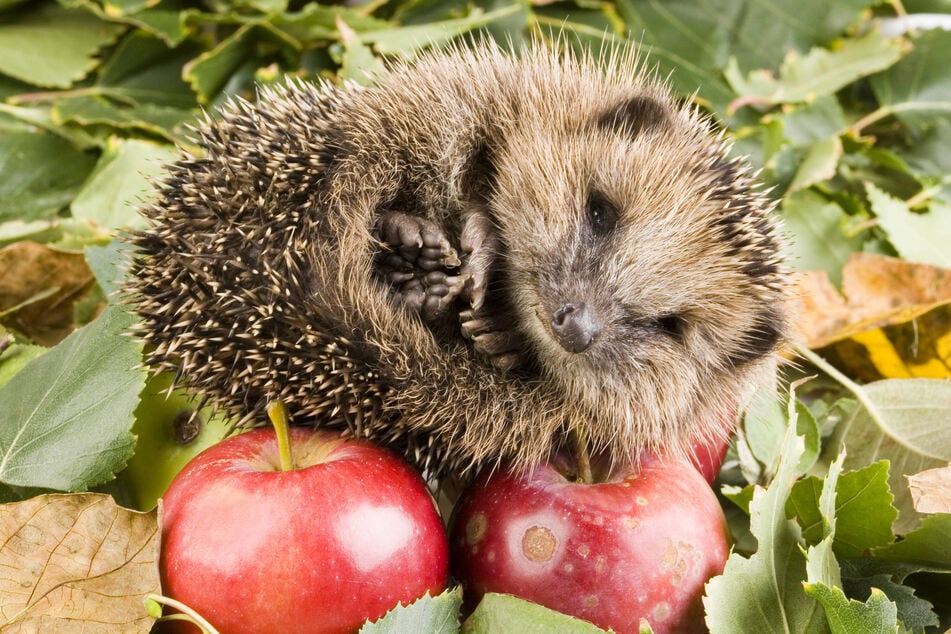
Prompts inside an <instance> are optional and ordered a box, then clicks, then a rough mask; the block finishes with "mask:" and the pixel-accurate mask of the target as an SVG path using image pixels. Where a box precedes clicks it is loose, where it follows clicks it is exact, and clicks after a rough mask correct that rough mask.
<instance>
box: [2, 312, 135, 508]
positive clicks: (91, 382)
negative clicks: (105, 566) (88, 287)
mask: <svg viewBox="0 0 951 634" xmlns="http://www.w3.org/2000/svg"><path fill="white" fill-rule="evenodd" d="M132 322H133V317H132V316H131V315H129V313H127V312H125V311H124V310H123V309H121V308H118V307H109V308H106V310H105V311H103V313H102V315H100V316H99V318H98V319H96V320H95V321H94V322H92V323H91V324H89V325H88V326H85V327H83V328H81V329H79V330H77V331H76V332H74V333H73V334H71V335H70V336H69V337H67V338H66V339H65V340H63V341H62V342H61V343H60V344H59V345H57V346H56V347H54V348H52V349H51V350H50V351H49V352H47V353H46V354H44V355H43V356H41V357H39V358H37V359H34V360H33V361H31V362H30V363H29V364H27V366H26V367H24V368H23V369H22V370H20V372H18V373H17V375H16V376H15V377H13V378H12V379H11V380H10V381H9V382H8V383H7V384H6V385H4V386H3V388H2V389H0V412H4V416H5V417H6V422H5V424H4V425H2V426H0V482H3V483H5V484H8V485H13V486H22V487H42V488H46V489H55V490H58V491H80V490H86V489H89V488H90V487H93V486H95V485H97V484H101V483H103V482H106V481H107V480H110V479H112V477H113V475H114V474H115V473H116V472H117V471H119V470H120V469H121V467H122V466H123V465H125V463H126V461H127V460H128V459H129V457H130V456H131V455H132V449H133V446H134V445H135V437H134V436H132V434H130V433H129V429H130V428H131V427H132V423H133V420H134V419H133V415H132V412H133V410H134V409H135V407H136V404H137V403H138V399H139V392H140V391H141V390H142V387H143V385H145V373H144V372H143V371H142V370H138V369H135V367H136V365H137V364H138V363H139V362H140V360H141V355H142V344H141V343H139V342H138V341H136V340H135V339H133V338H132V337H129V336H126V331H127V330H128V327H129V326H130V325H131V324H132Z"/></svg>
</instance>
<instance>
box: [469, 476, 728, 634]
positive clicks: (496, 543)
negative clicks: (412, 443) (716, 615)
mask: <svg viewBox="0 0 951 634" xmlns="http://www.w3.org/2000/svg"><path fill="white" fill-rule="evenodd" d="M450 544H451V548H452V561H453V570H454V573H455V574H456V576H457V578H458V579H459V580H460V581H461V583H462V584H463V587H464V588H465V596H466V597H467V601H468V602H469V605H470V606H472V605H474V604H475V603H476V602H478V600H479V599H480V598H481V597H482V595H483V594H484V593H486V592H498V593H505V594H513V595H516V596H519V597H521V598H523V599H527V600H529V601H533V602H535V603H539V604H541V605H544V606H547V607H549V608H551V609H553V610H557V611H559V612H563V613H565V614H570V615H572V616H576V617H579V618H582V619H585V620H588V621H590V622H592V623H594V624H595V625H597V626H599V627H602V628H605V629H607V628H613V629H614V631H616V632H618V633H625V632H638V623H639V621H640V619H641V618H646V619H647V620H648V621H649V622H650V624H651V625H652V626H653V628H654V632H657V633H658V634H660V633H663V632H705V631H706V629H705V627H704V624H703V606H702V604H701V596H702V594H703V585H704V583H705V582H706V581H707V580H708V579H709V578H710V577H712V576H714V575H716V574H719V573H720V572H721V571H722V570H723V566H724V564H725V563H726V558H727V555H728V553H729V545H728V533H727V527H726V521H725V519H724V517H723V512H722V511H721V509H720V505H719V503H718V502H717V499H716V496H715V495H714V493H713V491H712V490H711V489H710V487H709V485H708V484H707V483H706V482H705V481H704V480H703V478H702V477H701V476H700V475H699V474H698V473H697V471H696V469H694V467H692V466H691V465H689V464H686V463H683V462H673V461H660V460H652V459H647V460H645V461H644V462H643V463H642V468H641V470H640V472H639V473H636V474H631V473H628V474H626V475H624V476H618V477H614V478H610V479H609V481H605V482H601V483H597V484H582V483H576V482H571V481H569V480H567V479H566V478H565V477H564V476H562V475H561V474H560V473H559V472H558V471H556V470H555V469H554V468H553V467H552V466H550V465H541V466H538V467H536V468H535V469H534V471H533V472H532V473H530V474H527V475H525V476H518V475H515V474H513V473H509V472H504V471H503V472H496V473H495V474H493V475H491V476H488V477H486V476H482V477H480V478H479V479H478V480H477V482H476V483H475V484H474V486H473V487H472V488H471V489H470V490H469V491H468V492H467V493H466V494H465V495H464V496H463V498H462V500H461V501H460V504H459V506H458V507H457V511H456V515H455V517H454V518H453V523H452V531H451V539H450Z"/></svg>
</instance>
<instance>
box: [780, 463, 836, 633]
mask: <svg viewBox="0 0 951 634" xmlns="http://www.w3.org/2000/svg"><path fill="white" fill-rule="evenodd" d="M844 459H845V454H840V455H839V457H838V458H836V460H835V461H834V462H833V463H832V464H831V465H829V472H828V474H827V475H826V477H825V479H824V480H823V482H822V492H821V493H820V494H819V504H818V511H819V515H820V519H821V524H820V530H821V535H822V539H821V541H820V542H819V543H818V544H816V545H814V546H810V547H809V548H807V549H806V581H807V582H808V583H811V584H814V583H821V584H825V585H826V586H828V587H831V588H838V587H840V586H841V585H842V576H841V574H840V571H839V562H838V561H836V558H835V555H834V554H833V553H832V544H833V540H834V539H835V535H836V488H837V485H838V480H839V474H840V473H841V472H842V461H843V460H844ZM793 488H795V487H793ZM788 505H789V502H788V501H787V506H788ZM829 625H830V626H831V625H832V623H829Z"/></svg>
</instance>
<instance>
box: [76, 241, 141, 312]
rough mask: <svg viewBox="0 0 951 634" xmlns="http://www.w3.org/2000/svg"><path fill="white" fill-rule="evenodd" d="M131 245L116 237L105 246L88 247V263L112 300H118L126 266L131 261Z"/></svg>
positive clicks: (103, 290) (106, 294)
mask: <svg viewBox="0 0 951 634" xmlns="http://www.w3.org/2000/svg"><path fill="white" fill-rule="evenodd" d="M131 248H132V247H131V246H130V245H129V244H128V243H126V242H123V241H122V240H119V239H115V240H113V241H112V242H110V243H109V244H107V245H105V246H91V247H86V249H85V252H86V263H87V264H88V265H89V269H90V270H91V271H92V273H93V275H95V276H96V281H97V282H98V283H99V287H100V288H101V289H102V292H103V294H105V296H106V297H107V298H108V299H109V301H110V302H113V301H118V299H119V297H118V295H117V293H118V291H119V288H120V284H121V282H122V278H123V277H124V276H125V268H126V266H127V265H128V263H129V262H130V261H131V256H130V255H129V251H130V250H131Z"/></svg>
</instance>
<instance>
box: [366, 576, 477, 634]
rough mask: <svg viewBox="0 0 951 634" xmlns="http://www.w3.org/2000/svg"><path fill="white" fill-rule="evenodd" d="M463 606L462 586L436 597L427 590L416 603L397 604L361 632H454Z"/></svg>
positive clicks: (435, 633) (410, 633) (384, 633)
mask: <svg viewBox="0 0 951 634" xmlns="http://www.w3.org/2000/svg"><path fill="white" fill-rule="evenodd" d="M461 608H462V587H461V586H457V587H456V588H454V589H452V590H446V591H445V592H443V593H442V594H440V595H438V596H435V597H431V596H429V593H428V592H427V593H426V594H425V595H423V596H422V597H420V598H419V599H417V600H416V601H414V602H413V603H410V604H409V605H406V606H404V605H398V606H396V607H395V608H393V609H392V610H390V611H389V612H387V613H386V614H384V615H383V616H382V617H381V618H380V619H378V620H376V621H374V622H372V623H369V622H368V623H366V624H365V625H364V626H363V627H361V628H360V634H416V633H417V632H427V633H429V632H432V634H455V633H456V632H458V631H459V610H460V609H461Z"/></svg>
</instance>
